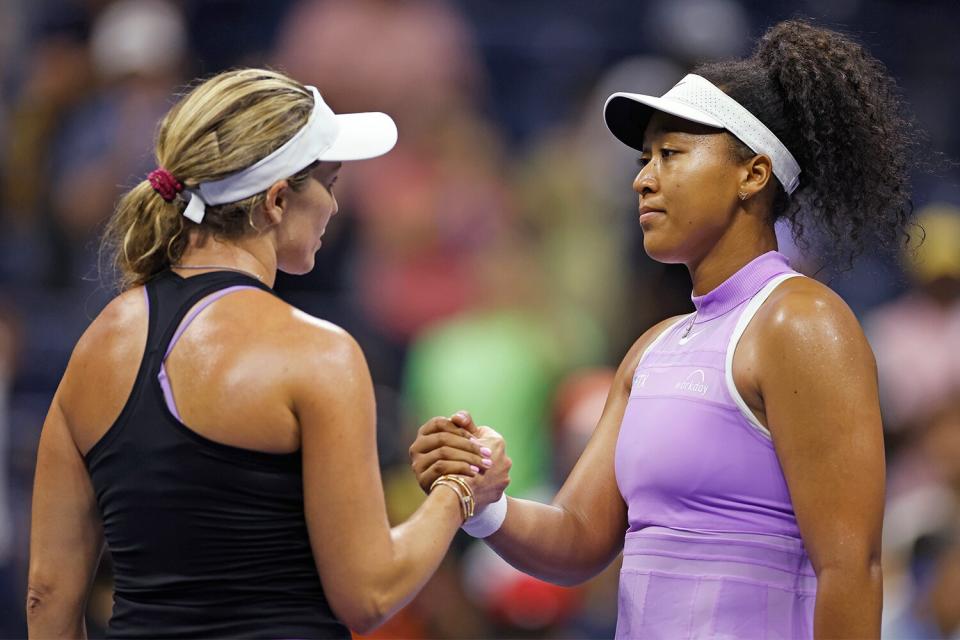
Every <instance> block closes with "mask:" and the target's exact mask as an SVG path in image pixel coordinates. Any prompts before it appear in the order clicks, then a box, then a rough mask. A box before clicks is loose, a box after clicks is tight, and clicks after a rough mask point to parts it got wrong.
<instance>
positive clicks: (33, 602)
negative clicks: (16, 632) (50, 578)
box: [25, 580, 84, 638]
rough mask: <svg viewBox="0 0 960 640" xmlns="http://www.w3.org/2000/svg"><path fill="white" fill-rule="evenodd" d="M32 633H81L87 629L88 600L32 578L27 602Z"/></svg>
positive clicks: (66, 634) (71, 635) (26, 607)
mask: <svg viewBox="0 0 960 640" xmlns="http://www.w3.org/2000/svg"><path fill="white" fill-rule="evenodd" d="M25 609H26V614H27V628H28V630H29V631H30V634H31V635H35V634H38V633H39V635H41V636H43V637H64V638H70V637H79V636H80V635H82V629H83V613H84V611H83V610H84V603H83V600H82V599H77V598H76V597H74V596H73V595H71V594H70V593H69V591H65V590H64V589H62V588H57V587H56V586H54V585H52V584H50V583H48V582H39V581H35V580H34V581H30V582H28V584H27V599H26V603H25Z"/></svg>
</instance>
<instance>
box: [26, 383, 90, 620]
mask: <svg viewBox="0 0 960 640" xmlns="http://www.w3.org/2000/svg"><path fill="white" fill-rule="evenodd" d="M59 397H60V396H59V392H58V394H57V395H56V396H55V397H54V400H53V404H52V405H51V407H50V411H49V413H48V414H47V419H46V421H45V422H44V425H43V431H42V432H41V434H40V447H39V450H38V452H37V471H36V476H35V478H34V485H33V513H32V517H31V530H30V574H29V584H28V587H27V603H26V606H27V623H28V626H29V633H30V637H31V638H86V636H87V633H86V628H85V627H84V611H85V609H86V602H87V595H88V593H89V589H90V584H91V582H92V580H93V576H94V572H95V571H96V568H97V563H98V561H99V559H100V554H101V551H102V549H103V532H102V527H101V523H100V515H99V512H98V510H97V504H96V500H95V497H94V493H93V487H92V485H91V483H90V476H89V475H88V474H87V469H86V467H85V466H84V463H83V458H82V457H81V456H80V452H79V451H78V450H77V447H76V445H75V444H74V442H73V438H72V437H71V435H70V432H69V430H68V428H67V420H66V417H65V416H64V413H63V411H62V410H61V408H60V402H59Z"/></svg>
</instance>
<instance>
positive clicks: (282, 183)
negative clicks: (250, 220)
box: [263, 180, 290, 225]
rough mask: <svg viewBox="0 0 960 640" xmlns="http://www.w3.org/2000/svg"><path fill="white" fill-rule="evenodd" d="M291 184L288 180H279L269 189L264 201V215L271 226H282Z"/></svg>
mask: <svg viewBox="0 0 960 640" xmlns="http://www.w3.org/2000/svg"><path fill="white" fill-rule="evenodd" d="M289 189H290V184H289V183H288V182H287V181H286V180H277V181H276V182H274V183H273V184H272V185H270V188H269V189H267V193H266V196H265V197H264V199H263V213H264V217H266V219H267V222H268V223H269V224H271V225H274V224H280V221H281V220H283V214H284V213H285V212H286V209H287V203H288V200H289V191H288V190H289Z"/></svg>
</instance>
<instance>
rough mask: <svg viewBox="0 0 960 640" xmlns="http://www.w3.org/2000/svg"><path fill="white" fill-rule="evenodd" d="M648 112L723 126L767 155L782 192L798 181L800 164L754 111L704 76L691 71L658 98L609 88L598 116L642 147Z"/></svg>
mask: <svg viewBox="0 0 960 640" xmlns="http://www.w3.org/2000/svg"><path fill="white" fill-rule="evenodd" d="M654 111H662V112H664V113H669V114H670V115H673V116H677V117H678V118H682V119H684V120H690V121H691V122H696V123H699V124H704V125H707V126H708V127H716V128H718V129H726V130H727V131H729V132H730V133H732V134H733V135H734V136H736V137H737V138H738V139H739V140H740V141H741V142H743V144H745V145H747V146H748V147H749V148H750V149H751V150H752V151H753V152H754V153H758V154H761V155H765V156H767V157H768V158H770V161H771V162H772V163H773V174H774V175H775V176H776V177H777V180H779V181H780V184H781V185H783V189H784V191H786V192H787V194H791V193H793V192H794V191H795V190H796V188H797V186H798V185H799V184H800V165H799V164H797V160H796V158H794V157H793V154H792V153H790V150H789V149H787V147H786V146H785V145H784V144H783V143H782V142H780V139H779V138H777V136H776V135H774V133H773V132H772V131H770V129H768V128H767V126H766V125H765V124H763V123H762V122H760V120H759V119H758V118H757V117H756V116H755V115H753V114H752V113H750V112H749V111H747V110H746V109H745V108H744V107H743V106H742V105H741V104H740V103H739V102H737V101H736V100H734V99H733V98H731V97H730V96H728V95H727V94H725V93H724V92H723V91H721V90H720V89H718V88H717V87H716V85H714V84H713V83H712V82H710V81H709V80H707V79H706V78H704V77H702V76H698V75H696V74H693V73H691V74H689V75H687V76H686V77H685V78H683V80H681V81H680V82H678V83H677V84H676V85H674V86H673V88H672V89H670V90H669V91H667V92H666V93H665V94H663V96H662V97H659V98H658V97H655V96H647V95H642V94H639V93H615V94H613V95H612V96H610V97H609V98H607V102H606V104H605V105H604V107H603V117H604V120H606V123H607V128H608V129H610V132H611V133H612V134H613V135H614V136H616V137H617V139H618V140H620V142H622V143H624V144H625V145H627V146H629V147H633V148H634V149H637V150H642V149H643V132H644V131H645V130H646V128H647V122H649V120H650V116H651V115H652V114H653V112H654Z"/></svg>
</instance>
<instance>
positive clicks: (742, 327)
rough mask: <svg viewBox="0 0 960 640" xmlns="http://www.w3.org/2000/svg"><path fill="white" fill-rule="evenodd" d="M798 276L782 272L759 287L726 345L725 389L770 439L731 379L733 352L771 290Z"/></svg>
mask: <svg viewBox="0 0 960 640" xmlns="http://www.w3.org/2000/svg"><path fill="white" fill-rule="evenodd" d="M798 276H802V274H800V273H784V274H781V275H779V276H776V277H774V278H773V279H772V280H770V282H768V283H767V284H766V285H764V287H763V289H760V291H758V292H757V294H756V295H755V296H753V298H752V299H751V300H750V302H748V303H747V306H746V307H745V308H744V310H743V312H741V314H740V318H739V319H738V320H737V324H736V326H734V328H733V333H732V334H731V335H730V342H729V344H728V345H727V357H726V364H725V366H724V373H725V377H726V380H727V390H728V391H729V392H730V397H731V398H733V402H734V403H735V404H736V405H737V408H738V409H740V413H741V414H743V417H744V418H746V419H747V422H748V423H749V424H750V426H751V427H753V428H754V429H756V430H757V431H759V432H760V433H761V434H762V435H763V437H765V438H766V439H767V440H772V437H771V436H770V430H769V429H767V428H766V427H765V426H763V425H762V424H760V421H759V420H757V416H755V415H754V414H753V411H751V410H750V407H748V406H747V403H746V402H745V401H744V399H743V396H741V395H740V392H739V391H738V390H737V385H736V383H735V382H734V381H733V354H734V353H736V351H737V345H738V344H739V343H740V338H741V337H743V332H744V331H746V329H747V325H749V324H750V321H751V320H753V316H755V315H756V314H757V310H758V309H759V308H760V306H761V305H762V304H763V303H764V302H766V300H767V298H769V297H770V294H771V293H773V290H774V289H776V288H777V287H779V286H780V284H781V283H782V282H784V281H785V280H789V279H790V278H795V277H798Z"/></svg>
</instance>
